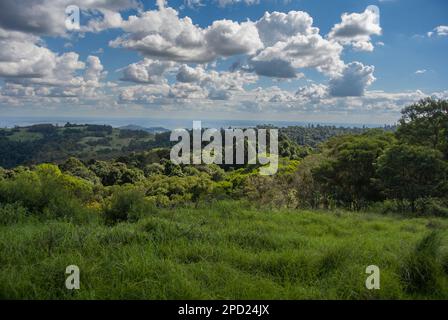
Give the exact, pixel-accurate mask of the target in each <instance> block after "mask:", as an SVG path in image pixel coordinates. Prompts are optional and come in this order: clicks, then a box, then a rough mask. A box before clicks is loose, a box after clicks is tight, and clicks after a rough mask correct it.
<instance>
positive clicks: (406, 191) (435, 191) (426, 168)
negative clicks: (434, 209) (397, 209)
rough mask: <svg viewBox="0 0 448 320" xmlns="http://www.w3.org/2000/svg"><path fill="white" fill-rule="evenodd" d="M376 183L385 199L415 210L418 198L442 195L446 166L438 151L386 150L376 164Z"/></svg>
mask: <svg viewBox="0 0 448 320" xmlns="http://www.w3.org/2000/svg"><path fill="white" fill-rule="evenodd" d="M376 167H377V174H378V180H377V183H378V185H379V186H380V187H381V189H382V190H383V192H384V193H385V195H386V196H387V197H388V198H392V199H398V200H408V201H410V203H411V209H412V210H413V211H415V201H416V200H417V199H418V198H421V197H432V196H439V195H444V194H445V192H446V191H447V173H448V164H447V163H446V162H445V161H444V160H443V156H442V154H441V152H440V151H437V150H434V149H431V148H428V147H422V146H410V145H396V146H393V147H392V148H390V149H388V150H387V151H386V152H385V153H384V155H382V156H381V157H380V158H379V159H378V162H377V165H376Z"/></svg>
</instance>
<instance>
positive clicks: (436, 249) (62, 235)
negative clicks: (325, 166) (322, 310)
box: [0, 202, 448, 299]
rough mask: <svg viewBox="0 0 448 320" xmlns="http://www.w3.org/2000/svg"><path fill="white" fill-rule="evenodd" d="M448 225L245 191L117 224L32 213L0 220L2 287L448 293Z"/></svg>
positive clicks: (195, 294)
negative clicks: (321, 207) (73, 275)
mask: <svg viewBox="0 0 448 320" xmlns="http://www.w3.org/2000/svg"><path fill="white" fill-rule="evenodd" d="M447 226H448V221H446V220H444V219H435V218H413V219H405V218H401V217H387V216H378V215H373V214H366V213H348V212H342V211H340V212H316V211H303V210H279V211H272V210H260V209H253V208H250V207H249V206H247V205H245V204H244V203H241V202H220V203H216V204H214V205H202V206H201V207H199V208H188V207H187V208H176V209H163V210H160V211H158V212H156V213H152V214H151V215H148V216H146V217H144V218H142V219H141V220H140V221H138V222H136V223H121V224H118V225H115V226H112V227H110V226H105V225H103V224H101V223H100V222H94V223H91V224H86V225H81V226H79V225H74V224H71V223H67V222H57V221H50V222H36V221H35V220H34V221H25V222H21V223H19V224H16V225H11V226H3V227H1V228H0V253H1V254H0V298H19V299H20V298H32V299H36V298H37V299H45V298H55V299H73V298H74V299H93V298H100V299H103V298H104V299H113V298H123V299H386V298H387V299H389V298H390V299H413V298H445V299H446V298H448V281H447V261H448V258H447V257H448V247H447V242H448V237H447V236H448V231H446V230H447ZM433 232H435V233H434V234H437V236H436V237H437V239H438V240H437V243H436V242H431V241H432V240H431V236H429V240H428V235H430V234H432V233H433ZM434 237H435V236H434ZM425 239H426V240H425ZM425 248H426V249H425ZM70 264H74V265H77V266H79V268H80V270H81V289H80V290H77V291H70V290H67V289H66V288H65V277H66V275H65V273H64V272H65V268H66V266H67V265H70ZM368 265H377V266H378V267H379V268H380V270H381V289H380V290H367V289H366V288H365V280H366V277H367V274H365V269H366V267H367V266H368ZM419 270H424V272H426V274H425V276H424V277H423V278H422V277H419V273H418V272H419ZM426 279H429V280H428V282H425V281H426ZM428 286H430V287H429V288H431V290H427V289H428Z"/></svg>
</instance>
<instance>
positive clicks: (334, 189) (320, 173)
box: [313, 130, 394, 210]
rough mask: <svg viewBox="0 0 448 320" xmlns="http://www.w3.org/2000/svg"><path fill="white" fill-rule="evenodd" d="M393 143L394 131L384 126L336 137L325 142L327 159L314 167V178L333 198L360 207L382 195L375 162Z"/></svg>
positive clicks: (344, 203) (329, 196)
mask: <svg viewBox="0 0 448 320" xmlns="http://www.w3.org/2000/svg"><path fill="white" fill-rule="evenodd" d="M393 143H394V137H393V135H392V134H391V133H385V132H383V131H380V130H372V131H369V132H367V133H365V134H362V135H347V136H340V137H336V138H333V139H331V140H330V141H329V142H328V143H327V144H326V146H325V150H324V155H326V156H327V161H324V162H323V163H322V164H321V165H320V166H319V167H317V168H316V169H314V170H313V176H314V179H316V181H317V182H319V183H320V184H321V186H322V189H323V191H324V192H325V193H326V196H327V197H328V198H329V200H333V201H336V202H339V203H341V204H343V205H346V206H348V207H350V208H352V209H355V210H359V209H361V208H362V207H364V206H366V205H367V204H368V202H370V201H377V200H378V199H379V198H380V192H379V190H378V189H377V188H375V185H374V184H373V181H372V179H373V178H374V177H375V162H376V160H377V159H378V157H379V156H380V155H381V154H382V153H383V152H384V150H385V149H386V148H387V147H389V146H390V145H391V144H393Z"/></svg>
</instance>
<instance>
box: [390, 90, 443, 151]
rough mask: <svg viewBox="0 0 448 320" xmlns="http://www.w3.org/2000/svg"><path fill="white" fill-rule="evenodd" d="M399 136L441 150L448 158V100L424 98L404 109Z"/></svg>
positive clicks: (401, 138)
mask: <svg viewBox="0 0 448 320" xmlns="http://www.w3.org/2000/svg"><path fill="white" fill-rule="evenodd" d="M397 137H398V138H399V139H400V140H401V141H403V142H405V143H408V144H417V145H422V146H427V147H431V148H433V149H437V150H440V151H441V152H442V153H443V154H444V156H445V159H447V158H448V101H447V100H434V99H431V98H427V99H423V100H421V101H419V102H418V103H416V104H413V105H411V106H409V107H406V108H404V109H403V111H402V118H401V119H400V126H399V127H398V130H397Z"/></svg>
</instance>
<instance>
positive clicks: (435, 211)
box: [415, 198, 448, 217]
mask: <svg viewBox="0 0 448 320" xmlns="http://www.w3.org/2000/svg"><path fill="white" fill-rule="evenodd" d="M415 210H416V213H417V214H418V215H421V216H438V217H448V206H447V203H446V201H443V200H442V199H439V198H420V199H417V200H416V202H415Z"/></svg>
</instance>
